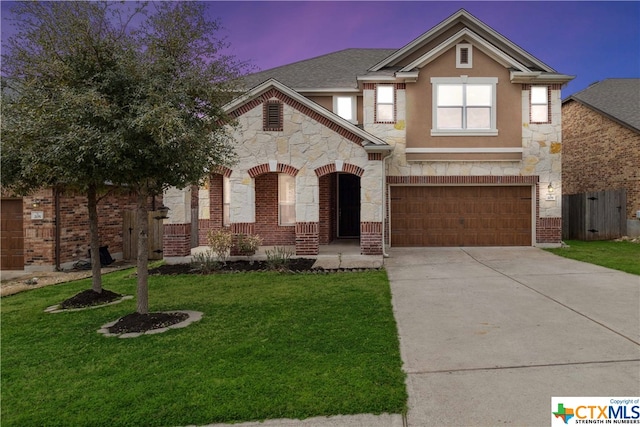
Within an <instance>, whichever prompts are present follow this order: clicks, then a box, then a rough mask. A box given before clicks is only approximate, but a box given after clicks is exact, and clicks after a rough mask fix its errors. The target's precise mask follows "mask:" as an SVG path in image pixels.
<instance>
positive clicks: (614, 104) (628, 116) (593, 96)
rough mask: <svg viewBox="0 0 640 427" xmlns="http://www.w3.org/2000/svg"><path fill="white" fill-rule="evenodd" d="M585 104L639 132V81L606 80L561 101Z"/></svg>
mask: <svg viewBox="0 0 640 427" xmlns="http://www.w3.org/2000/svg"><path fill="white" fill-rule="evenodd" d="M568 101H577V102H580V103H582V104H585V105H587V106H589V107H591V108H593V109H595V110H597V111H599V112H600V113H602V114H605V115H607V116H609V117H610V118H612V119H614V120H616V121H617V122H619V123H621V124H623V125H626V126H628V127H631V128H634V129H636V130H638V131H640V79H607V80H603V81H601V82H598V83H594V84H592V85H591V86H589V87H588V88H586V89H584V90H583V91H581V92H578V93H575V94H573V95H572V96H570V97H568V98H567V99H565V100H564V101H563V103H565V102H568Z"/></svg>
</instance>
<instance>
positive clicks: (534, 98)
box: [530, 86, 549, 123]
mask: <svg viewBox="0 0 640 427" xmlns="http://www.w3.org/2000/svg"><path fill="white" fill-rule="evenodd" d="M530 96H531V123H549V87H548V86H531V95H530Z"/></svg>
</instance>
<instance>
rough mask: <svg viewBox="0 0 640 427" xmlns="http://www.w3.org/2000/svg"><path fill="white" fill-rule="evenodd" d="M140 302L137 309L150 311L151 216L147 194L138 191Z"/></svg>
mask: <svg viewBox="0 0 640 427" xmlns="http://www.w3.org/2000/svg"><path fill="white" fill-rule="evenodd" d="M137 216H138V219H137V221H138V224H137V227H138V233H139V234H138V300H137V301H138V304H137V309H136V311H137V312H138V313H140V314H148V313H149V267H148V261H149V246H148V243H147V241H148V240H149V216H148V214H147V195H146V192H145V191H142V190H140V191H139V192H138V215H137Z"/></svg>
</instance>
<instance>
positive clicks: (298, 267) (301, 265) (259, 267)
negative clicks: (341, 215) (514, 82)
mask: <svg viewBox="0 0 640 427" xmlns="http://www.w3.org/2000/svg"><path fill="white" fill-rule="evenodd" d="M315 262H316V260H315V259H311V258H292V259H290V260H289V261H287V265H286V268H285V269H283V270H284V271H292V272H305V271H314V270H312V269H311V267H312V266H313V264H314V263H315ZM269 269H270V266H269V264H268V263H267V262H266V261H253V263H251V262H249V261H227V263H226V264H220V265H219V266H218V267H217V268H216V269H215V270H213V271H211V272H207V273H203V272H201V271H199V270H196V269H194V268H193V266H192V265H191V264H171V265H166V264H165V265H161V266H159V267H156V268H153V269H151V270H149V274H154V275H174V274H216V273H232V272H239V271H269Z"/></svg>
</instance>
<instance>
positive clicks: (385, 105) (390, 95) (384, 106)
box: [375, 84, 396, 123]
mask: <svg viewBox="0 0 640 427" xmlns="http://www.w3.org/2000/svg"><path fill="white" fill-rule="evenodd" d="M395 112H396V109H395V88H394V85H384V84H379V85H376V117H375V122H376V123H389V122H391V123H393V122H395Z"/></svg>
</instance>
